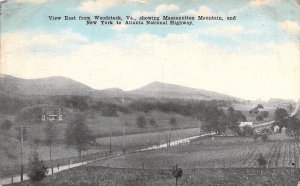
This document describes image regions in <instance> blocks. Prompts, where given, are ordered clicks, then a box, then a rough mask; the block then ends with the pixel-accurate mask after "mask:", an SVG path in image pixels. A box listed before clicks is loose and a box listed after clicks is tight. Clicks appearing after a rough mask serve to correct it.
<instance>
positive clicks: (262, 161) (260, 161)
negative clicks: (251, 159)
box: [257, 153, 267, 168]
mask: <svg viewBox="0 0 300 186" xmlns="http://www.w3.org/2000/svg"><path fill="white" fill-rule="evenodd" d="M257 163H258V165H259V167H260V168H266V167H267V160H266V159H265V158H264V156H263V155H262V153H259V156H258V158H257Z"/></svg>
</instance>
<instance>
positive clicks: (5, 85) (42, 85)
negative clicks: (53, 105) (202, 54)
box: [0, 75, 236, 100]
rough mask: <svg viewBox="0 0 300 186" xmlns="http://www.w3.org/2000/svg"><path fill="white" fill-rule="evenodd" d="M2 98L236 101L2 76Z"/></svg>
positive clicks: (200, 93) (180, 90)
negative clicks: (63, 96) (39, 96)
mask: <svg viewBox="0 0 300 186" xmlns="http://www.w3.org/2000/svg"><path fill="white" fill-rule="evenodd" d="M0 94H1V95H6V96H23V95H24V96H35V95H44V96H54V95H81V96H92V97H95V98H105V97H122V96H125V97H131V98H137V97H139V98H141V97H153V98H178V99H196V100H212V99H216V100H234V99H236V98H234V97H231V96H228V95H224V94H220V93H216V92H211V91H206V90H201V89H195V88H189V87H184V86H180V85H174V84H167V83H161V82H153V83H150V84H148V85H146V86H144V87H141V88H138V89H135V90H132V91H123V90H121V89H119V88H109V89H104V90H96V89H93V88H91V87H89V86H87V85H84V84H82V83H80V82H77V81H74V80H72V79H69V78H66V77H61V76H54V77H48V78H39V79H22V78H17V77H13V76H9V75H1V78H0Z"/></svg>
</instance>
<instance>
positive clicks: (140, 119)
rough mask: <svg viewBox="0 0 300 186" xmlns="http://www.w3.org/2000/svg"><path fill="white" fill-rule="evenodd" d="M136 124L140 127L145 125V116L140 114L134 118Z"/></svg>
mask: <svg viewBox="0 0 300 186" xmlns="http://www.w3.org/2000/svg"><path fill="white" fill-rule="evenodd" d="M136 125H137V126H138V127H140V128H144V127H146V125H147V120H146V118H145V116H143V115H140V116H138V117H137V118H136Z"/></svg>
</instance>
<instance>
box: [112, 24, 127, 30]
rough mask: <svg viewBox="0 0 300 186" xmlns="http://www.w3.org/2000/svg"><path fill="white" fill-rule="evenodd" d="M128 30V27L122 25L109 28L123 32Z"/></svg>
mask: <svg viewBox="0 0 300 186" xmlns="http://www.w3.org/2000/svg"><path fill="white" fill-rule="evenodd" d="M127 28H128V25H125V24H124V23H123V24H115V25H114V26H112V27H111V29H113V30H115V31H118V32H120V31H123V30H126V29H127Z"/></svg>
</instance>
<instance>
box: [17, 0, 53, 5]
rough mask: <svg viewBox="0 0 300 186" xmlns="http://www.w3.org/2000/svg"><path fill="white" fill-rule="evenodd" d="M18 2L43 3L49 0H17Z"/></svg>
mask: <svg viewBox="0 0 300 186" xmlns="http://www.w3.org/2000/svg"><path fill="white" fill-rule="evenodd" d="M16 2H17V3H35V4H43V3H47V2H49V0H16Z"/></svg>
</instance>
